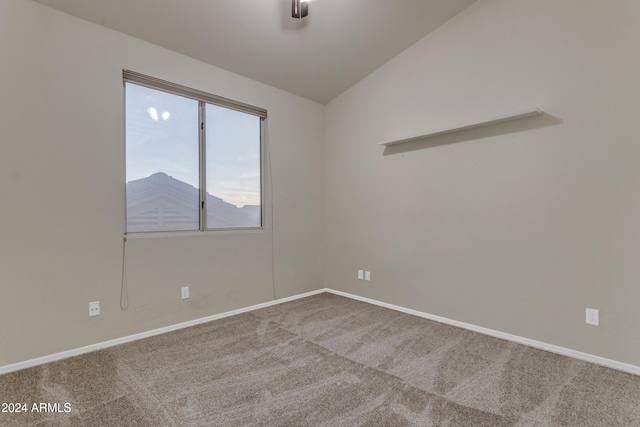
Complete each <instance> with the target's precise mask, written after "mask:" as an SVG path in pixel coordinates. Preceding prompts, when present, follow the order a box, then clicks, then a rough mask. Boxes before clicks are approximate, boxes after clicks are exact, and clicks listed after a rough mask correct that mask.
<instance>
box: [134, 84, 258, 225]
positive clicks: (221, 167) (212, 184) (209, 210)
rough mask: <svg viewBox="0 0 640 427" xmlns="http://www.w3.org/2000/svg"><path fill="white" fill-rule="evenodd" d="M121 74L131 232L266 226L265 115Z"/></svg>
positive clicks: (216, 99)
mask: <svg viewBox="0 0 640 427" xmlns="http://www.w3.org/2000/svg"><path fill="white" fill-rule="evenodd" d="M123 76H124V82H125V83H124V84H125V98H126V120H125V121H126V126H125V127H126V130H125V134H126V135H125V137H126V193H127V200H126V209H127V214H126V217H127V233H137V232H161V231H204V230H213V229H229V228H259V227H261V226H262V156H261V153H262V138H261V135H262V121H263V120H264V119H265V118H266V111H265V110H262V109H259V108H256V107H251V106H249V105H246V104H242V103H238V102H235V101H231V100H228V99H226V98H220V97H217V96H214V95H210V94H207V93H204V92H200V91H196V90H194V89H190V88H186V87H184V86H179V85H175V84H172V83H168V82H165V81H162V80H157V79H154V78H151V77H147V76H143V75H141V74H137V73H133V72H131V71H124V72H123Z"/></svg>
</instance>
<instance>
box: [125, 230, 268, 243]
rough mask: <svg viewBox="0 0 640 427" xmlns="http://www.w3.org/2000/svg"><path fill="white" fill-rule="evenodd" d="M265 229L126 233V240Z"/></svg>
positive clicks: (253, 231) (242, 232)
mask: <svg viewBox="0 0 640 427" xmlns="http://www.w3.org/2000/svg"><path fill="white" fill-rule="evenodd" d="M265 232H266V229H265V228H264V227H260V228H229V229H217V230H206V231H157V232H139V233H125V234H124V238H125V239H127V240H138V239H156V238H167V237H195V236H208V237H212V236H228V235H233V234H261V233H265Z"/></svg>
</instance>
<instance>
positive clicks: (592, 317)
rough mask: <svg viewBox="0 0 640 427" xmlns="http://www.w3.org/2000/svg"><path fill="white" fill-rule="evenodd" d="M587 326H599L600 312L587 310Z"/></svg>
mask: <svg viewBox="0 0 640 427" xmlns="http://www.w3.org/2000/svg"><path fill="white" fill-rule="evenodd" d="M586 314H587V319H586V322H587V325H593V326H598V325H600V312H599V311H598V310H597V309H595V308H587V310H586Z"/></svg>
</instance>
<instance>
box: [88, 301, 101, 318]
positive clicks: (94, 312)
mask: <svg viewBox="0 0 640 427" xmlns="http://www.w3.org/2000/svg"><path fill="white" fill-rule="evenodd" d="M93 316H100V301H94V302H90V303H89V317H93Z"/></svg>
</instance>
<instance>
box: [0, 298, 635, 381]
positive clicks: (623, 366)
mask: <svg viewBox="0 0 640 427" xmlns="http://www.w3.org/2000/svg"><path fill="white" fill-rule="evenodd" d="M324 292H329V293H332V294H335V295H340V296H343V297H346V298H351V299H354V300H358V301H362V302H366V303H369V304H374V305H377V306H380V307H385V308H388V309H391V310H395V311H400V312H402V313H407V314H411V315H413V316H418V317H422V318H425V319H429V320H433V321H436V322H440V323H444V324H447V325H451V326H456V327H458V328H463V329H467V330H470V331H473V332H478V333H480V334H484V335H489V336H492V337H496V338H501V339H503V340H507V341H512V342H515V343H518V344H523V345H526V346H529V347H533V348H537V349H540V350H546V351H549V352H552V353H556V354H560V355H563V356H568V357H573V358H574V359H579V360H584V361H585V362H590V363H595V364H597V365H601V366H606V367H607V368H612V369H616V370H619V371H623V372H627V373H630V374H634V375H640V366H635V365H630V364H627V363H622V362H618V361H616V360H611V359H606V358H604V357H599V356H594V355H592V354H588V353H583V352H580V351H576V350H571V349H569V348H565V347H560V346H557V345H553V344H547V343H545V342H542V341H536V340H532V339H529V338H523V337H520V336H517V335H512V334H507V333H505V332H500V331H496V330H493V329H489V328H483V327H482V326H476V325H472V324H470V323H464V322H459V321H457V320H452V319H448V318H446V317H440V316H436V315H433V314H428V313H424V312H422V311H418V310H412V309H410V308H405V307H401V306H398V305H393V304H389V303H386V302H382V301H377V300H374V299H371V298H365V297H361V296H358V295H353V294H349V293H346V292H342V291H336V290H333V289H329V288H323V289H318V290H315V291H311V292H306V293H303V294H299V295H293V296H290V297H286V298H281V299H277V300H274V301H268V302H265V303H261V304H256V305H252V306H249V307H245V308H240V309H237V310H232V311H227V312H225V313H220V314H214V315H212V316H207V317H202V318H200V319H195V320H190V321H188V322H183V323H178V324H176V325H171V326H166V327H164V328H158V329H153V330H151V331H146V332H141V333H139V334H134V335H129V336H126V337H122V338H116V339H113V340H109V341H104V342H101V343H97V344H93V345H88V346H85V347H80V348H76V349H72V350H68V351H63V352H61V353H56V354H51V355H49V356H43V357H38V358H35V359H31V360H27V361H24V362H19V363H14V364H11V365H6V366H0V375H2V374H7V373H9V372H14V371H19V370H21V369H25V368H30V367H33V366H38V365H43V364H45V363H49V362H55V361H57V360H62V359H66V358H68V357H72V356H78V355H80V354H84V353H89V352H92V351H96V350H100V349H103V348H107V347H113V346H116V345H120V344H125V343H128V342H132V341H136V340H139V339H143V338H147V337H152V336H154V335H160V334H164V333H167V332H171V331H176V330H178V329H183V328H188V327H190V326H195V325H199V324H202V323H206V322H211V321H213V320H218V319H223V318H225V317H229V316H234V315H236V314H241V313H247V312H249V311H253V310H258V309H260V308H265V307H271V306H274V305H278V304H282V303H285V302H288V301H293V300H296V299H300V298H306V297H309V296H312V295H317V294H321V293H324Z"/></svg>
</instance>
